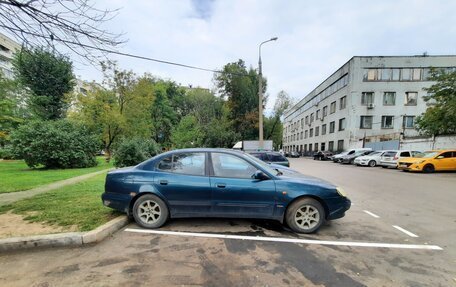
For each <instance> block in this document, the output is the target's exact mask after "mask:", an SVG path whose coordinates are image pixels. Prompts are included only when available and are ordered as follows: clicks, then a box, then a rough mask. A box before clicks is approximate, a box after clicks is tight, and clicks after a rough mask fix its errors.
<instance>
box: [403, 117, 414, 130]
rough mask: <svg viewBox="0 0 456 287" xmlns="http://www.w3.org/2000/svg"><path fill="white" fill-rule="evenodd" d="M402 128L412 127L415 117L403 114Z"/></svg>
mask: <svg viewBox="0 0 456 287" xmlns="http://www.w3.org/2000/svg"><path fill="white" fill-rule="evenodd" d="M403 126H404V128H406V129H413V128H414V127H415V117H414V116H404V123H403Z"/></svg>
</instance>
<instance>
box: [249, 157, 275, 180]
mask: <svg viewBox="0 0 456 287" xmlns="http://www.w3.org/2000/svg"><path fill="white" fill-rule="evenodd" d="M244 155H245V156H247V157H248V158H250V159H251V160H253V161H254V162H256V163H257V164H258V165H260V166H261V167H262V168H263V169H264V170H266V171H267V172H269V173H270V174H274V175H279V173H280V172H278V171H277V170H276V169H274V168H272V167H271V166H270V165H269V164H267V163H265V162H264V161H262V160H260V159H258V158H256V157H254V156H253V155H250V154H248V153H245V154H244Z"/></svg>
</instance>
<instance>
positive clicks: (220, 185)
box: [216, 183, 226, 188]
mask: <svg viewBox="0 0 456 287" xmlns="http://www.w3.org/2000/svg"><path fill="white" fill-rule="evenodd" d="M216 186H217V187H218V188H225V187H226V184H224V183H217V184H216Z"/></svg>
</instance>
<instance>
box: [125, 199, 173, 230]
mask: <svg viewBox="0 0 456 287" xmlns="http://www.w3.org/2000/svg"><path fill="white" fill-rule="evenodd" d="M168 217H169V211H168V206H166V203H165V202H164V201H163V200H162V199H161V198H159V197H158V196H156V195H153V194H146V195H143V196H141V197H140V198H138V199H137V200H136V201H135V204H134V205H133V218H134V219H135V221H136V223H137V224H138V225H140V226H141V227H144V228H159V227H161V226H162V225H163V224H165V222H166V221H167V220H168Z"/></svg>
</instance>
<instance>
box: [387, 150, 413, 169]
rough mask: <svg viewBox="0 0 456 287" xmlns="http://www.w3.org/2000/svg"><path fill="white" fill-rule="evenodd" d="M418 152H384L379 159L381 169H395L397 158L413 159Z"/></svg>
mask: <svg viewBox="0 0 456 287" xmlns="http://www.w3.org/2000/svg"><path fill="white" fill-rule="evenodd" d="M419 153H420V152H419V151H413V150H391V151H387V152H385V153H384V154H383V155H382V157H381V159H380V165H381V166H382V167H383V168H388V167H392V168H397V162H398V160H399V158H402V157H413V156H415V155H417V154H419Z"/></svg>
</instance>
